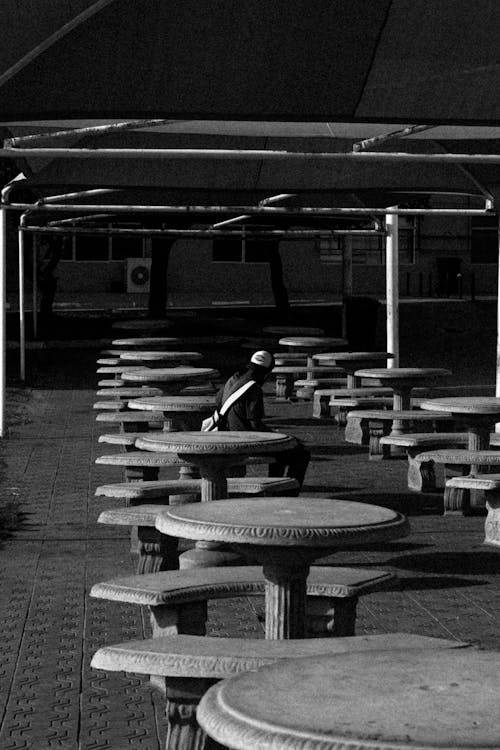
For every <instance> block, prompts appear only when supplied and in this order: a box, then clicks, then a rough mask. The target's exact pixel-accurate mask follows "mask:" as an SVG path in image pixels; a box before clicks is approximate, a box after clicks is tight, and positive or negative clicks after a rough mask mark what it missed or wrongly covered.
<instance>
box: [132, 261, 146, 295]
mask: <svg viewBox="0 0 500 750" xmlns="http://www.w3.org/2000/svg"><path fill="white" fill-rule="evenodd" d="M150 281H151V258H127V292H142V293H145V292H149V285H150Z"/></svg>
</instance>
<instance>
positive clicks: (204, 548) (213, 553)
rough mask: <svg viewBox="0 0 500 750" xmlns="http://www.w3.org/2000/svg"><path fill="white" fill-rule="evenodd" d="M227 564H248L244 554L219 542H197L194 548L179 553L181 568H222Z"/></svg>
mask: <svg viewBox="0 0 500 750" xmlns="http://www.w3.org/2000/svg"><path fill="white" fill-rule="evenodd" d="M226 565H246V560H245V558H244V557H242V555H239V554H238V553H237V552H234V551H233V550H231V549H230V548H229V547H227V546H226V545H224V544H220V543H218V542H214V543H212V542H196V546H195V547H194V548H193V549H190V550H187V551H186V552H183V553H182V554H181V555H179V569H180V570H190V569H191V568H220V567H222V566H226Z"/></svg>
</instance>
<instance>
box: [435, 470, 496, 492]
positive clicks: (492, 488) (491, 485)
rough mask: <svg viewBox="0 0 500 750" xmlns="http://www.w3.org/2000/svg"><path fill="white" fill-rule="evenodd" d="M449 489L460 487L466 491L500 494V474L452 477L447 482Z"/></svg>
mask: <svg viewBox="0 0 500 750" xmlns="http://www.w3.org/2000/svg"><path fill="white" fill-rule="evenodd" d="M446 485H447V486H448V487H460V488H461V489H464V490H472V489H475V490H486V491H487V492H498V490H500V474H476V475H475V476H470V475H469V476H465V477H451V478H450V479H448V480H447V482H446Z"/></svg>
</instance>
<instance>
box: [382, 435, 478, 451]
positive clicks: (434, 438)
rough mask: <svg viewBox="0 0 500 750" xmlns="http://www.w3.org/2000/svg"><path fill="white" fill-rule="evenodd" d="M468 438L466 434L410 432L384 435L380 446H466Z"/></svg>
mask: <svg viewBox="0 0 500 750" xmlns="http://www.w3.org/2000/svg"><path fill="white" fill-rule="evenodd" d="M468 440H469V436H468V434H467V433H466V432H410V433H406V434H403V435H385V436H384V437H381V438H380V442H381V444H382V445H399V446H401V447H402V448H420V447H421V448H429V447H431V446H434V445H435V446H439V445H445V446H457V447H460V446H466V445H467V443H468Z"/></svg>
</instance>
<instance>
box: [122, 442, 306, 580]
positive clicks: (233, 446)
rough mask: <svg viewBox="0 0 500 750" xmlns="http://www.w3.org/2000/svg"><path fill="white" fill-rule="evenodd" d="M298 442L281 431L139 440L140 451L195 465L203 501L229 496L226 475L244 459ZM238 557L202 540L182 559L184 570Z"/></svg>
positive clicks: (183, 555)
mask: <svg viewBox="0 0 500 750" xmlns="http://www.w3.org/2000/svg"><path fill="white" fill-rule="evenodd" d="M296 444H297V441H296V440H295V438H293V437H290V436H289V435H283V434H281V433H279V432H237V431H235V432H170V433H169V432H162V433H161V434H159V435H156V436H154V435H151V437H150V436H147V437H143V438H141V439H139V440H137V441H136V443H135V445H136V447H137V448H141V449H142V450H150V451H157V452H162V451H166V452H170V453H177V455H178V456H179V458H181V459H183V460H185V461H186V462H187V463H189V464H193V465H194V466H196V467H197V468H198V470H199V472H200V476H201V500H202V502H208V501H213V500H219V499H222V498H226V497H227V474H228V471H229V469H230V468H231V467H232V466H234V465H235V464H237V463H238V461H239V459H241V458H242V457H243V456H258V455H265V454H266V453H276V452H278V451H284V450H289V449H290V448H293V447H295V445H296ZM239 560H240V558H239V556H237V555H235V554H234V552H230V553H227V552H226V551H225V549H224V547H223V546H222V545H220V544H214V543H211V542H209V541H201V542H198V543H197V544H196V549H194V550H189V551H188V552H184V553H183V554H182V555H180V556H179V565H180V567H181V568H187V567H190V568H191V567H205V568H206V567H211V566H217V565H227V564H235V563H236V564H237V563H238V561H239Z"/></svg>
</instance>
